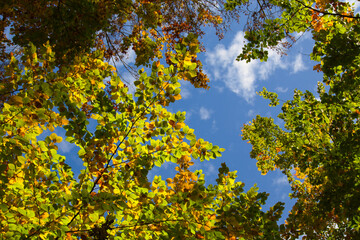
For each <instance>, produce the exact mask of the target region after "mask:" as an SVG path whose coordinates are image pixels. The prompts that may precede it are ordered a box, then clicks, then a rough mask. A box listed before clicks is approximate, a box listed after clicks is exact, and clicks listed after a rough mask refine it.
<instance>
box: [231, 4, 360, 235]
mask: <svg viewBox="0 0 360 240" xmlns="http://www.w3.org/2000/svg"><path fill="white" fill-rule="evenodd" d="M234 2H235V1H229V3H228V4H230V5H228V7H229V8H230V7H234V6H235V5H236V4H237V3H234ZM258 3H259V6H260V10H259V11H258V14H259V15H254V16H255V17H256V19H255V20H256V21H255V20H254V21H253V23H256V24H254V25H250V27H249V31H248V32H247V34H246V37H247V39H248V40H249V43H248V44H247V45H246V47H245V48H244V49H243V50H244V51H243V52H242V53H241V54H240V55H239V59H244V60H251V59H254V58H260V59H262V60H266V54H267V53H266V47H279V46H278V44H279V43H280V41H281V40H282V39H284V38H286V37H288V39H290V40H295V38H294V36H293V34H294V33H300V32H305V31H308V32H311V34H312V36H313V39H314V41H315V45H314V48H313V53H312V54H311V59H312V60H315V61H318V62H319V63H318V64H317V65H315V66H314V70H317V71H321V72H323V83H319V84H318V94H319V99H318V98H316V97H315V96H314V94H312V93H311V92H309V91H306V92H301V91H298V90H295V91H294V98H293V100H289V101H284V103H283V104H282V108H281V110H282V112H281V113H280V114H279V116H278V117H279V118H280V119H282V120H283V121H284V126H283V127H282V126H279V125H276V124H275V123H274V121H273V119H272V118H267V117H260V116H257V117H256V119H254V120H253V121H252V122H251V123H250V124H246V125H244V128H243V139H245V140H248V141H249V142H250V143H251V144H252V146H253V148H252V151H251V157H252V158H255V159H256V160H257V165H258V167H259V170H260V171H261V172H262V173H263V174H266V173H267V172H268V171H270V170H274V169H279V170H281V171H282V172H283V173H284V174H285V175H286V176H287V177H288V180H289V183H290V185H291V188H292V194H291V197H292V198H294V199H296V203H295V205H294V207H293V209H292V211H291V213H290V215H289V216H288V218H287V220H286V221H287V222H286V224H285V225H284V226H283V227H282V237H284V238H286V239H295V238H298V237H300V236H301V235H304V238H305V239H355V238H356V237H357V236H359V226H360V224H359V220H360V204H359V201H358V199H359V196H360V191H359V184H360V181H359V173H360V172H359V171H360V162H359V147H360V144H359V133H360V128H359V113H360V111H359V110H360V109H359V103H360V99H359V80H360V78H359V76H360V72H359V63H360V61H359V60H360V51H359V42H360V35H359V34H360V28H359V26H360V25H359V23H360V15H359V14H354V12H353V10H352V8H351V7H350V5H349V3H348V2H340V1H301V0H293V1H291V0H290V1H272V2H271V3H267V2H266V3H265V1H264V2H262V1H259V2H258ZM231 4H233V5H231ZM234 4H235V5H234ZM274 9H276V10H279V11H280V12H278V13H277V14H275V15H271V14H267V12H268V11H270V10H274ZM274 11H275V10H274ZM325 85H326V86H325ZM260 95H261V96H263V97H264V98H266V99H269V100H270V101H271V102H270V106H276V105H278V104H279V99H278V97H277V94H276V93H271V92H268V91H267V90H266V89H264V90H263V91H262V92H261V93H260Z"/></svg>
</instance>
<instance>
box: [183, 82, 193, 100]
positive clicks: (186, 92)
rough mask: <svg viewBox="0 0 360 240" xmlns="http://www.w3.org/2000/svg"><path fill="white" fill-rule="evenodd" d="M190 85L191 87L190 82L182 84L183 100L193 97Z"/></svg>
mask: <svg viewBox="0 0 360 240" xmlns="http://www.w3.org/2000/svg"><path fill="white" fill-rule="evenodd" d="M189 85H190V83H189V82H186V81H182V82H181V92H180V94H181V97H182V98H183V99H186V98H189V97H190V96H191V92H190V90H189V88H188V87H189Z"/></svg>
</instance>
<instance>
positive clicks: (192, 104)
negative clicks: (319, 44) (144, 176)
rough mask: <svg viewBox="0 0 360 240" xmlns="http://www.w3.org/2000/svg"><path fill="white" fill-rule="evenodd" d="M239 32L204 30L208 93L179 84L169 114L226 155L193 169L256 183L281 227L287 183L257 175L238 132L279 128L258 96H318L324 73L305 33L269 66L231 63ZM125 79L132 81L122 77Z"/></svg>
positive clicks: (273, 175) (168, 169)
mask: <svg viewBox="0 0 360 240" xmlns="http://www.w3.org/2000/svg"><path fill="white" fill-rule="evenodd" d="M358 5H359V4H358ZM242 30H243V26H242V25H238V24H232V26H231V29H230V30H229V31H228V32H227V33H226V34H225V37H224V39H222V40H221V41H219V40H218V38H217V36H216V35H215V34H214V32H213V31H211V30H209V31H207V34H206V36H205V37H204V38H203V39H201V41H203V42H204V46H205V48H206V50H207V51H206V52H205V53H202V54H201V55H200V59H201V60H202V62H203V64H204V69H205V71H206V73H207V74H208V76H209V79H210V89H209V90H203V89H195V88H194V87H193V86H192V85H191V84H190V83H188V82H183V81H182V91H181V94H182V99H181V100H179V101H177V102H176V103H174V104H172V105H170V107H169V109H170V110H171V111H172V112H177V111H185V112H186V123H187V124H188V125H189V126H190V127H191V128H193V129H195V134H196V136H197V137H198V138H203V139H205V140H207V141H209V142H211V143H213V144H216V145H219V146H220V147H222V148H225V150H226V151H225V152H224V153H223V156H222V157H221V158H218V159H215V160H211V161H205V162H199V161H196V163H195V165H194V166H193V169H203V172H204V173H205V176H206V178H205V179H206V182H207V183H208V184H210V183H215V179H216V178H217V169H218V168H219V167H220V164H221V163H222V162H225V163H226V164H227V165H228V167H229V168H230V170H231V171H235V170H236V171H237V173H238V181H242V182H244V183H245V189H249V188H250V187H252V186H253V185H254V184H257V186H258V187H259V191H261V192H262V191H265V192H268V193H270V196H269V198H268V201H267V203H268V204H267V206H266V208H268V207H270V206H272V205H274V204H275V203H276V202H278V201H282V202H285V203H286V205H285V206H286V208H285V211H284V217H283V218H282V220H281V223H283V221H284V219H285V217H286V215H287V213H288V211H290V210H291V206H292V204H293V202H292V201H291V200H290V199H289V197H288V194H289V193H290V187H289V184H288V182H287V179H286V177H285V176H284V175H282V174H281V173H280V172H278V171H275V172H270V173H268V174H267V175H266V176H263V175H261V174H260V172H259V171H258V170H257V167H256V161H255V160H254V159H251V158H250V157H249V153H250V151H251V145H250V144H248V143H246V142H245V141H243V140H242V139H241V127H242V126H243V125H244V124H245V123H248V122H249V121H251V120H252V119H253V118H254V117H255V116H256V115H261V116H268V117H273V118H274V119H275V122H276V123H279V124H281V121H280V120H279V119H277V115H278V113H279V109H280V107H278V108H270V107H269V106H268V101H266V100H263V99H262V97H260V96H258V95H257V94H256V92H258V91H261V90H262V88H263V87H266V88H267V89H268V90H270V91H274V92H276V93H278V95H279V98H280V99H282V100H285V101H286V100H289V99H291V98H292V95H293V91H294V89H300V90H303V91H305V90H309V91H311V92H313V93H314V94H316V86H317V83H318V82H319V81H322V74H321V73H317V72H316V71H313V70H312V69H313V66H314V65H315V64H316V63H315V62H312V61H310V53H311V51H312V47H313V41H312V39H311V34H309V33H305V34H303V35H299V36H298V37H299V39H298V41H297V42H296V43H295V44H294V45H293V46H292V47H291V48H290V49H289V50H288V51H287V52H286V53H287V55H286V56H280V55H279V54H278V53H276V52H275V51H272V50H270V54H269V59H268V61H267V62H260V61H253V62H251V63H245V62H237V61H235V59H236V57H237V55H238V54H239V53H240V51H241V48H242V46H243V44H244V33H243V31H242ZM133 61H134V54H132V53H130V55H129V58H128V62H129V63H131V62H133ZM123 77H125V78H127V79H129V78H130V77H129V76H128V73H126V72H124V73H123ZM57 132H58V131H57ZM63 134H64V132H62V133H60V135H63ZM59 149H60V153H61V152H62V153H63V154H66V156H67V160H68V162H71V165H72V166H73V167H74V168H75V169H76V168H82V163H81V162H80V160H78V158H77V156H76V155H77V154H76V152H77V150H76V148H75V147H74V146H73V145H71V144H69V143H67V142H66V141H63V142H62V143H60V146H59ZM172 169H173V166H172V164H171V163H165V164H164V165H163V166H162V168H161V169H158V168H156V169H154V170H153V171H151V173H150V174H149V179H152V178H153V177H154V176H155V175H162V176H163V178H166V177H167V176H171V174H174V171H173V170H172Z"/></svg>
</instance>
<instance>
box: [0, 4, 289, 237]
mask: <svg viewBox="0 0 360 240" xmlns="http://www.w3.org/2000/svg"><path fill="white" fill-rule="evenodd" d="M223 4H224V3H223V2H222V1H220V0H219V1H207V0H193V1H190V0H185V1H168V0H156V1H147V0H141V1H123V0H120V1H113V0H111V1H110V0H109V1H107V0H106V1H89V0H76V1H74V0H61V1H51V0H43V1H28V0H17V1H6V2H2V3H1V4H0V14H1V17H2V21H1V41H0V42H1V52H0V60H1V62H2V66H1V67H2V68H1V83H0V136H1V138H0V237H1V238H5V239H238V238H245V239H279V237H280V236H279V229H278V226H277V223H276V222H277V220H278V219H279V218H280V216H281V212H282V209H283V206H282V204H281V203H278V204H276V205H275V206H273V207H271V208H270V210H268V211H263V210H261V207H262V205H264V204H265V201H266V198H267V194H266V193H258V189H257V188H256V187H253V188H250V190H249V191H247V192H244V189H243V187H244V184H243V183H241V182H237V181H236V180H235V178H236V172H230V170H229V168H228V167H227V166H226V165H225V164H222V167H221V168H220V169H219V174H218V178H217V180H216V183H217V184H216V185H208V184H205V181H204V174H203V173H202V171H200V170H199V171H195V172H193V171H191V170H190V169H189V167H190V166H192V165H193V164H194V161H197V160H200V161H203V160H210V159H214V158H217V157H220V156H221V152H222V151H223V150H224V149H222V148H219V147H218V146H215V145H213V144H211V143H209V142H207V141H205V140H203V139H200V138H196V136H195V134H194V130H193V129H191V128H189V127H188V126H187V125H186V124H185V123H184V120H185V113H184V112H177V113H171V112H169V111H168V109H167V108H166V106H168V105H169V104H171V103H172V102H174V101H176V100H179V99H180V98H181V91H180V83H179V81H180V80H185V81H190V82H191V83H192V84H193V85H194V86H195V87H201V88H208V81H209V80H208V78H207V77H206V75H205V74H204V73H203V71H202V64H201V62H200V61H199V60H198V59H197V54H198V53H199V52H200V51H201V50H202V48H203V46H202V45H201V43H200V41H199V40H198V39H199V38H200V37H201V36H202V35H203V34H204V33H203V32H202V27H203V25H204V24H208V25H211V26H213V27H215V28H216V29H217V30H218V34H219V36H221V30H222V29H223V28H224V27H225V26H226V25H224V23H225V22H222V21H226V19H227V18H230V17H233V16H236V12H226V11H225V9H224V8H223V6H224V5H223ZM130 49H132V50H133V51H134V52H135V54H136V63H135V65H134V66H128V65H127V63H126V61H125V60H124V57H125V56H126V54H127V53H129V51H130ZM117 62H122V63H123V64H124V65H125V67H127V68H129V70H130V71H132V73H133V74H134V76H135V78H136V81H135V82H134V86H135V90H134V92H131V91H129V88H128V84H127V82H126V81H125V80H124V79H123V78H121V77H120V76H119V74H118V73H117V71H116V68H115V66H114V65H115V63H117ZM112 64H114V65H112ZM60 128H61V129H63V130H64V131H65V132H66V134H65V135H66V139H63V138H62V137H60V136H58V134H57V133H56V132H57V131H58V129H60ZM63 141H67V142H69V143H71V144H74V145H76V146H77V147H78V148H79V151H78V152H77V153H73V155H75V156H74V157H75V158H77V159H78V160H79V161H81V162H82V165H83V168H82V169H81V171H80V174H79V175H77V174H74V169H72V167H71V166H70V165H71V164H69V160H68V159H66V158H65V156H63V155H61V154H60V151H59V147H60V144H61V142H63ZM165 162H173V163H175V164H176V167H175V170H176V171H177V173H176V175H175V176H174V177H172V178H168V179H166V180H163V179H162V178H161V177H160V176H156V177H155V178H154V179H153V180H152V181H150V180H149V179H148V177H147V176H148V173H149V171H151V169H153V168H154V167H155V166H158V167H161V166H162V165H163V164H164V163H165Z"/></svg>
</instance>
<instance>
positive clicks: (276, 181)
mask: <svg viewBox="0 0 360 240" xmlns="http://www.w3.org/2000/svg"><path fill="white" fill-rule="evenodd" d="M273 184H274V185H281V186H283V185H289V182H288V179H287V177H286V176H285V175H282V176H279V177H277V178H275V179H274V180H273Z"/></svg>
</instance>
